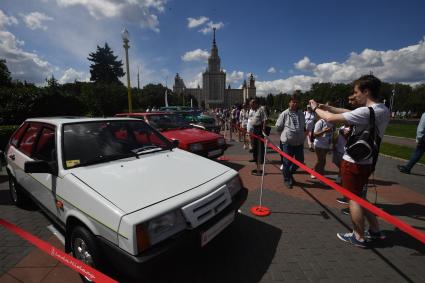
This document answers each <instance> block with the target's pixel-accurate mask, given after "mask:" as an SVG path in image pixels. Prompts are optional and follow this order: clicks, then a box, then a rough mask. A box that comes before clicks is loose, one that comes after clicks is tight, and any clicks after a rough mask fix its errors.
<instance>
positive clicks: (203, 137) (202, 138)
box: [161, 128, 222, 144]
mask: <svg viewBox="0 0 425 283" xmlns="http://www.w3.org/2000/svg"><path fill="white" fill-rule="evenodd" d="M161 134H163V135H164V136H165V137H166V138H168V139H170V140H171V139H176V140H179V142H180V143H182V144H191V143H195V142H206V141H211V140H217V139H218V138H220V137H222V136H221V135H218V134H215V133H211V132H208V131H204V130H200V129H196V128H190V129H181V130H167V131H163V132H161Z"/></svg>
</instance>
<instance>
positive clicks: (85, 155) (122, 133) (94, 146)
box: [63, 120, 171, 168]
mask: <svg viewBox="0 0 425 283" xmlns="http://www.w3.org/2000/svg"><path fill="white" fill-rule="evenodd" d="M170 148H171V143H170V142H169V141H168V140H167V139H166V138H165V137H163V136H162V135H161V134H159V133H158V132H157V131H155V130H154V129H152V128H151V127H150V126H149V125H147V124H146V123H145V122H143V121H130V120H123V121H117V120H112V121H96V122H84V123H73V124H66V125H64V127H63V157H64V168H73V167H78V166H87V165H91V164H96V163H102V162H107V161H112V160H117V159H121V158H127V157H132V156H133V157H137V158H139V155H142V154H147V153H151V152H155V151H160V150H165V149H170Z"/></svg>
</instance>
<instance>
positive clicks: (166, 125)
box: [147, 114, 191, 131]
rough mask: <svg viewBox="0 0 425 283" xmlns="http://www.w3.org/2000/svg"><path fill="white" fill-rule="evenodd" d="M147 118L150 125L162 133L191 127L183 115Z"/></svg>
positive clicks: (149, 116)
mask: <svg viewBox="0 0 425 283" xmlns="http://www.w3.org/2000/svg"><path fill="white" fill-rule="evenodd" d="M147 118H148V121H149V124H150V125H151V126H152V127H154V128H156V129H158V130H160V131H163V130H172V129H184V128H190V127H191V126H190V124H189V123H188V122H187V121H186V120H185V119H184V118H183V117H182V116H181V115H177V114H156V115H148V116H147Z"/></svg>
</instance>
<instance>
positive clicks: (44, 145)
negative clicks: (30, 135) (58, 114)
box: [33, 128, 56, 162]
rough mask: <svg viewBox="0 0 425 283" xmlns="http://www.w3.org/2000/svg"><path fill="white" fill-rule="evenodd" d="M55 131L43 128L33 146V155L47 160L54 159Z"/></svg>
mask: <svg viewBox="0 0 425 283" xmlns="http://www.w3.org/2000/svg"><path fill="white" fill-rule="evenodd" d="M55 149H56V146H55V131H54V130H53V129H51V128H43V129H42V130H41V134H40V138H39V139H38V142H37V144H36V146H35V150H34V153H33V157H34V158H35V159H38V160H44V161H47V162H51V161H56V150H55Z"/></svg>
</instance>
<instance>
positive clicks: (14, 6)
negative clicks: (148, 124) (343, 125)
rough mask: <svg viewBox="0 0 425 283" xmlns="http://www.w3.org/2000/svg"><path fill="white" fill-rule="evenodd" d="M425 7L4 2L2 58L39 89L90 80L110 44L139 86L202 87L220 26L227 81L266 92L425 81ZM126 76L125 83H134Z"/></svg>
mask: <svg viewBox="0 0 425 283" xmlns="http://www.w3.org/2000/svg"><path fill="white" fill-rule="evenodd" d="M424 11H425V1H423V0H405V1H384V0H375V1H370V0H368V1H364V0H357V1H340V0H339V1H337V0H321V1H318V0H309V1H307V0H298V1H296V0H294V1H291V0H281V1H279V0H268V1H254V0H245V1H237V0H233V1H228V0H227V1H225V0H209V1H206V0H193V1H192V0H191V1H189V0H0V59H6V62H7V63H6V64H7V66H8V68H9V70H10V72H11V76H12V78H13V79H19V80H21V81H24V80H26V81H28V82H32V83H35V84H37V85H42V84H44V83H45V78H47V77H51V76H52V75H53V76H54V77H55V78H57V79H58V80H59V82H60V83H67V82H74V81H75V80H79V81H88V80H89V79H90V71H89V70H90V69H89V66H90V61H88V60H87V57H88V56H89V54H90V53H91V52H94V51H96V47H97V46H103V45H104V44H105V42H106V43H108V45H109V46H110V47H111V49H112V50H113V51H114V54H115V55H116V56H118V58H119V60H122V61H123V63H124V64H125V56H124V54H125V53H124V48H123V42H122V38H121V32H122V30H123V29H124V28H126V29H127V30H128V31H129V34H130V43H129V44H130V49H129V57H130V77H131V83H132V86H137V72H138V70H139V73H140V83H141V85H142V86H143V85H146V84H148V83H162V84H167V85H168V86H169V87H172V85H173V83H174V76H175V74H176V73H179V74H180V76H181V77H182V78H183V80H184V82H185V84H186V86H187V87H196V86H197V85H198V84H199V85H200V86H201V87H202V80H201V74H202V72H203V71H204V70H205V68H206V65H207V61H206V60H207V58H208V56H209V52H210V49H211V43H212V28H213V27H215V28H216V29H217V32H216V40H217V46H218V50H219V56H220V57H221V68H222V69H223V70H225V71H226V74H227V76H226V79H227V83H228V84H230V85H231V87H232V88H239V87H241V85H242V82H243V80H244V79H246V78H247V77H248V76H249V75H250V74H251V73H253V74H254V76H255V78H256V87H257V94H259V95H267V94H268V93H274V94H275V93H279V92H286V93H291V92H293V91H294V90H296V89H300V90H303V91H305V90H308V89H309V88H310V87H311V85H312V84H313V83H316V82H333V83H339V82H342V83H347V82H350V81H352V80H354V79H356V78H358V77H359V76H360V75H363V74H368V73H370V72H373V74H375V75H376V76H378V77H379V78H380V79H382V80H383V81H386V82H401V83H408V84H412V85H415V84H419V83H425V17H424V16H423V13H424ZM125 79H126V78H125V77H124V78H123V79H122V80H123V82H125Z"/></svg>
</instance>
